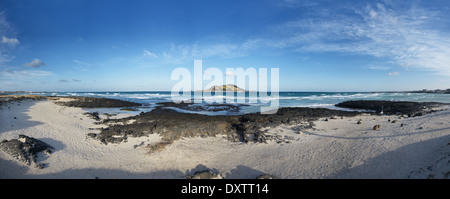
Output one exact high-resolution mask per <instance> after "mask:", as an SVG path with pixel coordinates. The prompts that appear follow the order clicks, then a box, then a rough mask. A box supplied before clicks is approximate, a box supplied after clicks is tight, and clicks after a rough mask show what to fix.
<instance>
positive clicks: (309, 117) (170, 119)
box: [14, 95, 442, 148]
mask: <svg viewBox="0 0 450 199" xmlns="http://www.w3.org/2000/svg"><path fill="white" fill-rule="evenodd" d="M43 98H47V99H51V100H53V101H54V103H56V104H58V105H63V106H69V107H81V108H94V107H95V108H100V107H103V108H112V107H131V108H133V107H139V106H141V104H138V103H134V102H128V101H123V100H116V99H108V98H94V97H42V96H39V97H37V96H34V95H33V96H20V97H16V98H14V99H16V100H22V99H43ZM60 99H68V100H63V101H61V100H60ZM440 105H442V104H441V103H435V102H423V103H419V102H398V101H375V100H358V101H345V102H342V103H339V104H337V105H336V106H337V107H342V108H350V109H359V110H362V109H363V110H367V112H364V111H362V112H361V111H343V110H331V109H325V108H306V107H292V108H290V107H289V108H280V109H279V110H278V112H277V113H276V114H260V113H249V114H243V115H214V116H209V115H203V114H195V113H184V112H179V111H176V110H174V109H173V108H176V109H181V110H188V111H210V112H217V111H227V112H230V113H238V112H239V110H240V108H241V106H245V104H239V105H233V104H208V105H202V106H199V105H196V104H194V103H179V104H177V103H173V102H161V103H157V106H156V107H155V108H154V109H153V110H151V111H149V112H141V113H140V114H139V115H136V116H131V117H127V118H121V119H103V120H101V118H100V117H99V115H98V113H97V112H93V113H85V114H86V115H88V116H89V117H91V118H92V119H95V120H96V123H97V124H106V125H108V127H106V128H100V133H88V134H87V135H88V137H90V138H94V139H97V140H99V141H100V142H101V143H103V144H108V143H116V144H117V143H120V142H122V141H126V140H127V138H128V137H142V136H148V135H150V134H154V133H155V134H159V135H160V136H162V142H161V145H166V144H171V143H172V142H173V141H175V140H178V139H180V138H181V137H196V136H199V137H208V136H217V135H225V136H226V138H227V139H228V140H229V141H232V142H244V143H247V142H259V143H266V142H267V140H275V141H277V142H278V141H285V140H283V139H282V138H276V137H270V136H269V135H266V131H265V130H262V129H264V128H267V127H277V126H279V125H282V124H286V125H296V126H297V127H296V130H298V131H299V132H301V131H302V130H305V129H310V128H313V127H314V123H313V122H314V121H316V120H317V119H319V118H327V119H326V120H328V118H330V119H336V118H342V117H353V116H356V115H360V114H363V113H365V114H380V112H381V111H383V113H384V114H386V115H393V114H397V115H407V116H408V117H413V116H422V115H425V114H427V113H430V112H434V110H430V109H431V108H434V107H438V106H440ZM161 145H160V146H161ZM153 147H154V148H158V147H156V146H153Z"/></svg>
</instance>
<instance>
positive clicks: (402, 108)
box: [336, 100, 441, 116]
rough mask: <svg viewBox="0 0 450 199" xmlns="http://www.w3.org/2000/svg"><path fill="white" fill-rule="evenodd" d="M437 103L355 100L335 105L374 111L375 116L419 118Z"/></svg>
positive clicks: (437, 104)
mask: <svg viewBox="0 0 450 199" xmlns="http://www.w3.org/2000/svg"><path fill="white" fill-rule="evenodd" d="M439 105H441V103H437V102H403V101H377V100H357V101H345V102H341V103H339V104H336V106H337V107H342V108H352V109H365V110H372V111H375V112H376V113H377V114H378V113H380V112H381V111H383V114H386V115H395V114H406V115H408V116H421V115H424V114H426V109H427V108H432V107H437V106H439Z"/></svg>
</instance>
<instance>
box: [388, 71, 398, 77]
mask: <svg viewBox="0 0 450 199" xmlns="http://www.w3.org/2000/svg"><path fill="white" fill-rule="evenodd" d="M388 75H389V76H398V75H400V73H399V72H390V73H388Z"/></svg>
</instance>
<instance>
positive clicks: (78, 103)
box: [55, 97, 142, 108]
mask: <svg viewBox="0 0 450 199" xmlns="http://www.w3.org/2000/svg"><path fill="white" fill-rule="evenodd" d="M70 98H74V99H75V100H73V101H68V102H55V103H56V104H59V105H63V106H71V107H81V108H117V107H135V106H142V104H139V103H134V102H129V101H123V100H117V99H109V98H95V97H70Z"/></svg>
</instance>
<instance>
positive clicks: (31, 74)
mask: <svg viewBox="0 0 450 199" xmlns="http://www.w3.org/2000/svg"><path fill="white" fill-rule="evenodd" d="M50 75H53V73H52V72H50V71H44V70H8V69H5V70H3V71H2V72H0V77H4V78H10V79H30V78H37V77H47V76H50Z"/></svg>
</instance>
